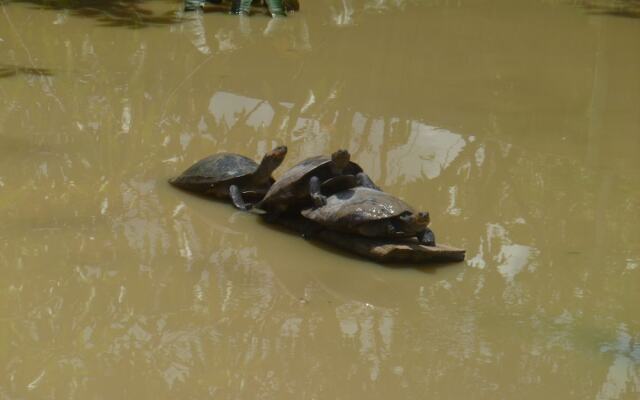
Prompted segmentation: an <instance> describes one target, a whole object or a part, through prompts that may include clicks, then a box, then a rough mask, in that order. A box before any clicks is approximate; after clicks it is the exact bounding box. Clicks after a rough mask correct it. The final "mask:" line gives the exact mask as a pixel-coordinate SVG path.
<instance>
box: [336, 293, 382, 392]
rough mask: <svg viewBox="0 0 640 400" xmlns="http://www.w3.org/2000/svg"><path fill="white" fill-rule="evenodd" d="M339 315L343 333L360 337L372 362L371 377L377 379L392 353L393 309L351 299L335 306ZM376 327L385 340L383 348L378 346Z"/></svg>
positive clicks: (362, 348)
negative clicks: (383, 364)
mask: <svg viewBox="0 0 640 400" xmlns="http://www.w3.org/2000/svg"><path fill="white" fill-rule="evenodd" d="M377 311H379V313H380V314H381V315H380V316H379V318H376V315H377V314H378V312H377ZM336 317H337V318H338V322H339V324H340V331H341V332H342V334H343V335H345V336H346V337H348V338H352V339H355V338H356V337H358V338H359V340H360V354H361V355H362V356H363V358H365V359H366V360H367V361H369V362H370V363H371V366H370V369H369V378H370V379H371V380H372V381H375V380H377V379H378V376H379V374H380V364H381V360H384V359H386V358H387V357H388V356H389V355H390V354H391V345H392V339H393V325H394V318H393V311H392V310H389V309H380V308H376V307H373V306H372V305H370V304H366V303H360V302H357V301H351V302H349V303H345V304H343V305H341V306H339V307H337V308H336ZM376 325H377V327H376ZM376 328H377V329H376ZM376 330H377V331H378V333H379V334H380V338H381V340H382V346H380V348H379V347H378V346H377V345H376ZM358 333H359V336H358ZM378 353H379V354H378Z"/></svg>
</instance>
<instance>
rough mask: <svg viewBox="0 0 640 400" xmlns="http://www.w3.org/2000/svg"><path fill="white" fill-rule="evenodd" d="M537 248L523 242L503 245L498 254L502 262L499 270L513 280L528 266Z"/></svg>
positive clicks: (506, 277) (508, 279) (509, 280)
mask: <svg viewBox="0 0 640 400" xmlns="http://www.w3.org/2000/svg"><path fill="white" fill-rule="evenodd" d="M534 252H535V249H534V248H533V247H530V246H525V245H521V244H509V245H503V246H502V248H501V249H500V254H498V260H499V261H500V262H501V263H502V264H501V265H499V266H498V272H500V274H501V275H502V276H503V277H504V278H505V279H506V280H507V282H513V278H515V276H516V275H518V274H519V273H520V272H521V271H522V270H523V269H524V267H526V266H527V264H528V262H529V259H530V258H531V256H532V255H533V254H534Z"/></svg>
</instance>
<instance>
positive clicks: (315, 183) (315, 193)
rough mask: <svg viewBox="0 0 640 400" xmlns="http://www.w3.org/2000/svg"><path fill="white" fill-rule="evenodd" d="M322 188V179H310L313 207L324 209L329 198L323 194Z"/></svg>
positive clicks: (314, 177) (315, 177)
mask: <svg viewBox="0 0 640 400" xmlns="http://www.w3.org/2000/svg"><path fill="white" fill-rule="evenodd" d="M320 188H321V185H320V178H318V177H317V176H312V177H311V179H309V195H311V199H312V200H313V205H314V206H316V207H322V206H323V205H325V204H327V197H326V196H324V195H323V194H322V192H321V191H320Z"/></svg>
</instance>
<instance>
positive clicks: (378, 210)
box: [302, 187, 415, 228]
mask: <svg viewBox="0 0 640 400" xmlns="http://www.w3.org/2000/svg"><path fill="white" fill-rule="evenodd" d="M405 213H415V210H414V209H413V208H412V207H411V206H410V205H408V204H407V203H405V202H404V201H402V200H400V199H398V198H397V197H394V196H392V195H390V194H388V193H385V192H381V191H379V190H374V189H369V188H365V187H355V188H352V189H348V190H344V191H342V192H339V193H336V194H334V195H332V196H329V197H327V204H325V205H324V206H322V207H318V208H312V209H307V210H303V211H302V215H303V216H305V217H306V218H309V219H311V220H313V221H316V222H318V223H320V224H322V225H325V226H329V227H336V228H351V227H355V226H358V225H361V224H365V223H367V222H372V221H379V220H383V219H388V218H395V217H399V216H400V215H402V214H405Z"/></svg>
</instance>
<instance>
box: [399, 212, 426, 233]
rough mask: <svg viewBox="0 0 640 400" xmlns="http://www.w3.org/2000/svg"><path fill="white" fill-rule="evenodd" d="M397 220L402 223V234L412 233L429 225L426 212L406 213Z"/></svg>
mask: <svg viewBox="0 0 640 400" xmlns="http://www.w3.org/2000/svg"><path fill="white" fill-rule="evenodd" d="M399 218H400V221H402V228H401V229H402V231H404V232H414V231H419V230H422V229H423V228H425V227H426V226H427V225H429V222H431V218H430V217H429V213H428V212H426V211H425V212H423V211H421V212H418V213H415V214H414V213H411V212H407V213H406V214H404V215H401V216H400V217H399Z"/></svg>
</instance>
